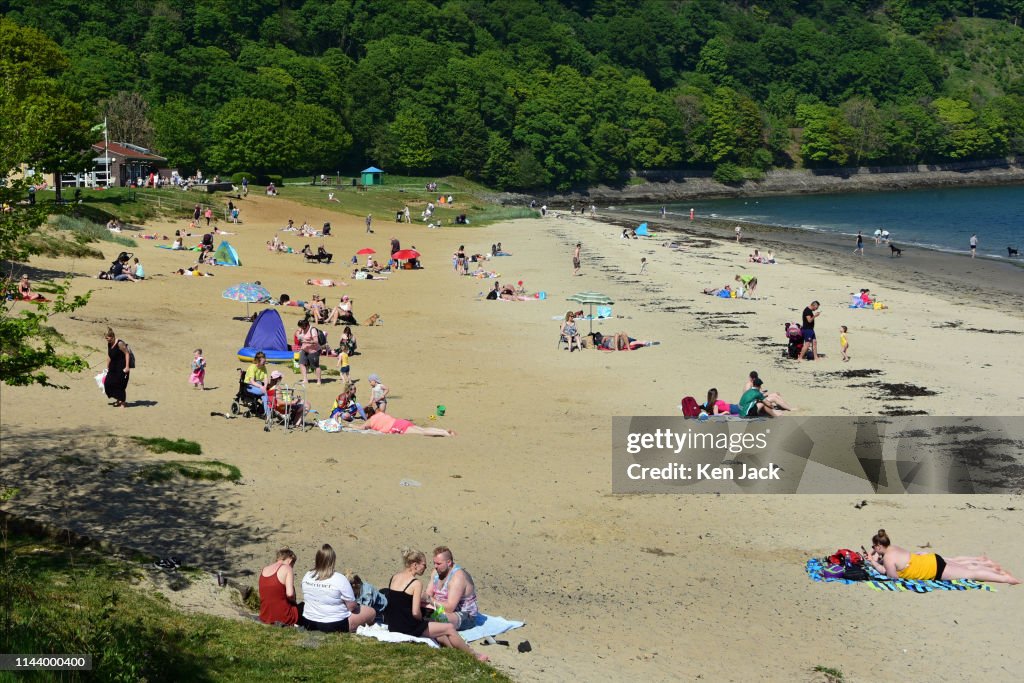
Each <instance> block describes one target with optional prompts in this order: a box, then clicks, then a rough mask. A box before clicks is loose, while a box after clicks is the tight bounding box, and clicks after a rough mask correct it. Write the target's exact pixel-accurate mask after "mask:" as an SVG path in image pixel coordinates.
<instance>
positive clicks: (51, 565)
mask: <svg viewBox="0 0 1024 683" xmlns="http://www.w3.org/2000/svg"><path fill="white" fill-rule="evenodd" d="M148 571H151V570H147V569H145V568H144V566H143V565H142V564H138V563H136V562H133V561H129V560H114V559H112V558H110V555H109V554H108V553H98V552H93V551H90V550H88V549H84V550H79V549H72V548H68V547H62V546H60V545H59V544H57V543H55V542H51V541H40V540H37V539H33V538H29V537H24V536H17V537H13V538H10V539H5V543H4V547H3V550H2V554H0V651H2V652H17V653H32V654H54V653H63V654H85V653H88V654H91V655H92V658H93V670H92V671H91V672H66V673H63V674H60V680H63V681H86V680H88V681H141V680H145V681H151V682H156V681H199V682H205V681H211V682H213V681H245V682H248V681H254V680H291V681H356V680H375V681H423V680H429V681H437V680H445V681H481V680H499V681H509V680H510V679H509V678H508V677H506V676H505V675H503V674H502V673H500V672H498V671H495V670H494V669H491V668H490V667H488V666H486V665H484V664H481V663H479V662H476V661H475V660H473V659H472V657H470V656H468V655H466V654H463V653H460V652H456V651H453V650H441V651H438V650H432V649H429V648H426V647H423V646H422V645H390V644H384V643H379V642H377V641H374V640H371V639H369V638H359V637H356V636H345V635H333V634H330V635H329V634H314V633H306V632H304V631H300V630H298V629H286V628H272V627H269V626H264V625H262V624H259V623H257V622H252V621H238V620H230V619H223V618H220V617H214V616H208V615H202V614H186V613H183V612H178V611H176V610H174V609H173V608H172V607H171V606H170V604H169V603H168V601H167V600H166V599H165V598H163V597H161V596H160V595H159V594H156V593H154V592H153V591H151V590H148V589H144V588H140V586H139V584H140V581H141V580H142V579H143V578H144V577H145V575H146V573H147V572H148ZM180 573H181V572H179V574H180ZM190 576H193V578H195V579H196V580H210V577H209V576H207V575H199V576H198V577H195V576H194V575H190ZM188 580H189V578H188V576H182V577H181V578H180V581H186V582H187V581H188ZM142 586H145V584H142ZM56 678H57V677H56V676H54V675H53V674H51V673H49V672H36V673H18V674H14V673H9V672H0V681H15V680H17V681H26V680H27V681H50V680H56Z"/></svg>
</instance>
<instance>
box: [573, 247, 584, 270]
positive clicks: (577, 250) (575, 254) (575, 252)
mask: <svg viewBox="0 0 1024 683" xmlns="http://www.w3.org/2000/svg"><path fill="white" fill-rule="evenodd" d="M582 246H583V243H582V242H577V243H576V248H575V249H573V250H572V274H573V275H579V274H580V247H582Z"/></svg>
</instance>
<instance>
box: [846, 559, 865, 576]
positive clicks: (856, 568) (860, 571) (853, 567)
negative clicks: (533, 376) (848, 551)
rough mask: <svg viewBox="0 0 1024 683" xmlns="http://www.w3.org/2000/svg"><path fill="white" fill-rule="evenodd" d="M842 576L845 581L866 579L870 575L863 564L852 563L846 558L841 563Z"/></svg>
mask: <svg viewBox="0 0 1024 683" xmlns="http://www.w3.org/2000/svg"><path fill="white" fill-rule="evenodd" d="M843 578H844V579H846V580H847V581H867V580H869V579H870V578H871V576H870V575H869V574H868V570H867V569H865V568H864V565H863V564H853V563H852V562H850V561H849V560H846V564H845V565H843Z"/></svg>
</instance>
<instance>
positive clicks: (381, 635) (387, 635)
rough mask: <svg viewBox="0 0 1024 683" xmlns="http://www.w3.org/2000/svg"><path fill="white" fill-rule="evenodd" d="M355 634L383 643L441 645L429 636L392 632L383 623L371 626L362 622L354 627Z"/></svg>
mask: <svg viewBox="0 0 1024 683" xmlns="http://www.w3.org/2000/svg"><path fill="white" fill-rule="evenodd" d="M356 635H357V636H366V637H367V638H375V639H376V640H379V641H381V642H384V643H422V644H424V645H429V646H430V647H433V648H439V647H441V646H440V645H438V644H437V642H436V641H434V640H431V639H430V638H417V637H416V636H407V635H405V634H404V633H392V632H391V631H389V630H388V627H387V626H385V625H384V624H373V625H372V626H368V625H366V624H363V625H362V626H360V627H359V628H358V629H356Z"/></svg>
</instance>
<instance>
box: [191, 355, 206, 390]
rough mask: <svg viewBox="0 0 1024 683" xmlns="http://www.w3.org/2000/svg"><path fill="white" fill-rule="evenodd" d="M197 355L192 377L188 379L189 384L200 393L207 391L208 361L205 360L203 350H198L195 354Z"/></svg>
mask: <svg viewBox="0 0 1024 683" xmlns="http://www.w3.org/2000/svg"><path fill="white" fill-rule="evenodd" d="M193 353H194V354H195V355H194V357H193V358H192V376H191V377H189V378H188V381H189V382H192V385H193V386H195V388H197V389H199V390H200V391H205V390H206V384H205V383H204V382H205V380H206V359H205V358H203V350H202V349H196V350H195V351H194V352H193Z"/></svg>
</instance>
